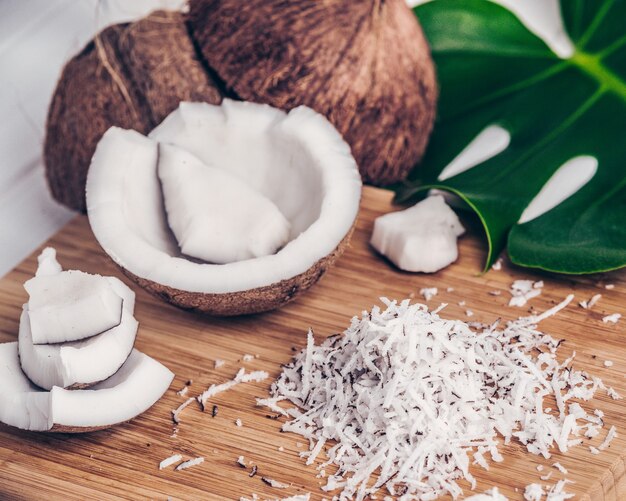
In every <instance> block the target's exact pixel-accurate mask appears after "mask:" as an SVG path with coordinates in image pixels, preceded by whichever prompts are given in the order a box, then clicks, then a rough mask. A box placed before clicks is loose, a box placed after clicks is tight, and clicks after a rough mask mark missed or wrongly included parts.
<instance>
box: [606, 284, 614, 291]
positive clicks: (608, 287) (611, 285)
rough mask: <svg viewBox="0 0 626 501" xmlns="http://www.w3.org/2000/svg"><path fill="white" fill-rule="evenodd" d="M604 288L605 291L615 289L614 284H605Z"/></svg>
mask: <svg viewBox="0 0 626 501" xmlns="http://www.w3.org/2000/svg"><path fill="white" fill-rule="evenodd" d="M604 288H605V289H607V290H613V289H615V284H606V285H605V286H604Z"/></svg>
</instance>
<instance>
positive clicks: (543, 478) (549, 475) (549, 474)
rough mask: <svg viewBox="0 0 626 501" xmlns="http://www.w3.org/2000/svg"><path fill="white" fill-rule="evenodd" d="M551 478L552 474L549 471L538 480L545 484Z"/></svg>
mask: <svg viewBox="0 0 626 501" xmlns="http://www.w3.org/2000/svg"><path fill="white" fill-rule="evenodd" d="M551 476H552V472H551V471H549V472H548V473H547V474H545V475H542V476H540V477H539V478H540V479H541V480H543V481H544V482H545V481H546V480H550V477H551Z"/></svg>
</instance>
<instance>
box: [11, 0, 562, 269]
mask: <svg viewBox="0 0 626 501" xmlns="http://www.w3.org/2000/svg"><path fill="white" fill-rule="evenodd" d="M181 3H182V2H181V0H132V1H128V0H126V1H125V0H100V1H98V0H80V1H77V0H2V1H1V2H0V117H2V120H0V224H1V231H0V276H2V275H4V274H5V273H6V272H8V271H9V270H10V269H11V268H13V267H14V266H15V265H16V264H17V263H19V262H20V261H21V260H22V259H23V258H24V257H26V256H27V255H28V254H29V253H30V252H32V251H33V250H34V249H35V248H36V247H37V246H38V245H39V244H40V243H41V242H43V241H44V240H45V239H47V238H48V237H49V236H50V235H52V234H53V233H54V232H56V231H57V229H59V228H60V227H61V226H63V225H64V224H65V223H66V222H67V221H68V220H69V219H70V218H71V217H72V215H73V214H72V212H70V211H69V210H67V209H65V208H63V207H61V206H59V205H58V204H56V203H55V202H54V201H53V200H52V199H51V197H50V195H49V194H48V190H47V186H46V183H45V179H44V173H43V163H42V158H41V150H42V145H43V135H44V127H45V118H46V111H47V107H48V102H49V100H50V96H51V95H52V91H53V90H54V86H55V84H56V80H57V78H58V76H59V74H60V71H61V68H62V66H63V63H64V61H66V60H67V59H68V58H70V57H71V56H72V55H73V54H74V53H76V52H77V51H79V50H80V49H81V48H82V47H83V46H84V45H85V44H86V42H87V41H88V40H89V39H90V38H91V37H92V36H93V34H94V33H95V32H97V31H98V30H99V29H101V28H102V27H104V26H106V25H108V24H111V23H115V22H121V21H127V20H130V19H134V18H137V17H140V16H142V15H144V14H145V13H146V12H149V11H151V10H154V9H157V8H163V7H171V8H175V7H176V6H179V5H180V4H181ZM409 3H412V4H416V3H418V2H417V1H413V2H409ZM499 3H503V4H507V5H509V6H510V7H512V8H514V9H515V11H516V12H517V13H518V14H519V15H520V17H521V18H522V19H523V20H524V22H526V24H527V25H528V26H530V27H531V29H533V30H534V31H535V32H536V33H537V34H539V35H540V36H542V37H543V38H544V39H546V41H548V42H549V43H550V44H551V45H552V46H553V47H554V48H555V49H556V50H558V51H560V53H564V52H567V48H568V43H567V39H566V37H564V35H563V30H562V27H561V23H560V20H559V19H558V8H557V3H556V0H499Z"/></svg>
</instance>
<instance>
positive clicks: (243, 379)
mask: <svg viewBox="0 0 626 501" xmlns="http://www.w3.org/2000/svg"><path fill="white" fill-rule="evenodd" d="M268 377H269V374H268V373H267V372H265V371H252V372H249V373H247V374H246V371H245V369H244V368H243V367H242V368H241V369H239V371H238V372H237V374H236V375H235V378H234V379H231V380H230V381H226V382H225V383H222V384H212V385H211V386H209V388H208V389H207V390H206V391H204V392H202V393H201V394H200V395H198V397H196V398H197V399H198V402H200V403H201V404H202V408H203V409H206V401H207V400H208V399H209V398H211V397H214V396H215V395H217V394H218V393H222V392H223V391H226V390H230V389H231V388H232V387H233V386H237V385H238V384H239V383H250V382H257V383H258V382H260V381H264V380H265V379H267V378H268Z"/></svg>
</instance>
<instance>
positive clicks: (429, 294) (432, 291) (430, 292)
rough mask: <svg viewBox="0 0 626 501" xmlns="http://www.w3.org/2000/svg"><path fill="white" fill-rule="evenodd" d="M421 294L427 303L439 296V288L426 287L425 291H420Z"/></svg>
mask: <svg viewBox="0 0 626 501" xmlns="http://www.w3.org/2000/svg"><path fill="white" fill-rule="evenodd" d="M420 294H421V295H422V296H423V297H424V299H425V300H426V301H430V300H431V299H432V298H434V297H435V296H436V295H437V287H424V288H423V289H420Z"/></svg>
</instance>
